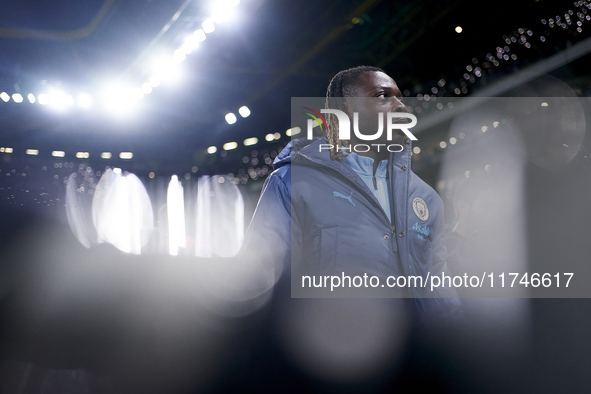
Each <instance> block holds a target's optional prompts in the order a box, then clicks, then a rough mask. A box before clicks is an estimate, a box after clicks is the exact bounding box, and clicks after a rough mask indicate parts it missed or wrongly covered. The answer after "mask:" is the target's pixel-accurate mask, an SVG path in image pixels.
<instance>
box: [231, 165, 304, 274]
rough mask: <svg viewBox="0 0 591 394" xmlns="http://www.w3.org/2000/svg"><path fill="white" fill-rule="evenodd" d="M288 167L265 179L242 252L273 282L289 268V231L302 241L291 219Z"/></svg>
mask: <svg viewBox="0 0 591 394" xmlns="http://www.w3.org/2000/svg"><path fill="white" fill-rule="evenodd" d="M289 167H290V166H289V165H288V166H285V167H282V168H280V169H279V170H276V171H274V172H273V173H272V174H271V175H270V176H269V177H268V178H267V179H266V181H265V184H264V185H263V190H262V192H261V196H260V198H259V201H258V203H257V207H256V210H255V212H254V215H253V218H252V221H251V223H250V225H249V227H248V230H247V232H246V236H245V242H244V246H243V249H242V253H243V255H246V256H247V258H250V259H254V260H256V261H258V262H260V264H263V265H264V266H265V267H266V269H268V270H271V271H272V272H274V277H275V279H274V280H275V281H277V280H278V279H279V277H280V275H281V274H282V273H283V271H285V270H286V269H289V267H290V261H291V255H292V230H293V235H294V238H295V239H296V240H297V239H301V238H300V237H298V236H297V234H298V233H299V226H298V225H297V220H296V221H295V223H292V220H291V182H290V168H289ZM296 242H298V241H296ZM297 250H298V249H297V248H296V251H297Z"/></svg>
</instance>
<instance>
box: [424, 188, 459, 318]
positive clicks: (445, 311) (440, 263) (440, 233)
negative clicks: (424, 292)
mask: <svg viewBox="0 0 591 394" xmlns="http://www.w3.org/2000/svg"><path fill="white" fill-rule="evenodd" d="M437 205H438V206H437V216H436V219H435V223H434V225H433V226H434V229H433V230H434V231H433V238H432V241H431V242H432V247H433V253H432V266H431V276H438V277H440V278H441V277H442V275H445V276H451V274H450V272H449V270H448V268H447V248H446V241H445V227H444V223H445V219H444V214H443V201H442V200H441V199H440V198H437ZM434 293H435V294H432V295H431V296H432V297H433V298H432V301H431V303H432V307H433V308H435V311H433V312H436V314H439V315H444V316H449V317H463V312H462V306H461V305H462V304H461V302H460V299H459V298H458V293H457V292H456V290H455V289H454V288H453V287H449V286H441V287H439V288H437V289H434Z"/></svg>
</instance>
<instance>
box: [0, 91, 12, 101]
mask: <svg viewBox="0 0 591 394" xmlns="http://www.w3.org/2000/svg"><path fill="white" fill-rule="evenodd" d="M0 99H2V101H4V102H5V103H7V102H8V100H10V96H9V95H8V93H6V92H2V93H0Z"/></svg>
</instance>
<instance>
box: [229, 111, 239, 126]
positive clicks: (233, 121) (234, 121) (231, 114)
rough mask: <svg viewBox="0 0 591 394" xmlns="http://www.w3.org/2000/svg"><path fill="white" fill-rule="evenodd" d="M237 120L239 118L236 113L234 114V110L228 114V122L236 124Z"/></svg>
mask: <svg viewBox="0 0 591 394" xmlns="http://www.w3.org/2000/svg"><path fill="white" fill-rule="evenodd" d="M237 120H238V118H236V115H234V114H233V113H232V112H229V113H227V114H226V122H228V124H234V123H236V121H237Z"/></svg>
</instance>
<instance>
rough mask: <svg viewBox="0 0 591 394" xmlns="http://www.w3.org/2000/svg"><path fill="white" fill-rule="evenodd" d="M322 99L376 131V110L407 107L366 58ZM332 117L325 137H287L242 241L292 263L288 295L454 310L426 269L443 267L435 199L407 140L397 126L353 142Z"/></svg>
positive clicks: (448, 293) (450, 295)
mask: <svg viewBox="0 0 591 394" xmlns="http://www.w3.org/2000/svg"><path fill="white" fill-rule="evenodd" d="M341 97H345V99H338V98H341ZM326 105H327V107H329V108H330V107H332V108H331V109H339V110H341V111H343V112H345V113H346V114H347V115H348V116H349V119H352V120H356V121H357V125H358V129H359V131H360V132H363V134H364V135H365V136H367V135H370V134H372V133H375V130H376V129H377V128H378V126H379V125H378V119H379V117H378V114H379V113H382V114H384V116H385V113H391V112H406V111H407V109H406V107H405V106H404V104H402V101H401V93H400V90H399V89H398V86H397V85H396V83H395V82H394V80H393V79H392V78H390V77H389V76H388V75H387V74H386V73H385V72H384V71H383V70H381V69H379V68H376V67H367V66H361V67H356V68H352V69H348V70H344V71H341V72H339V73H338V74H337V75H336V76H335V77H334V78H333V79H332V80H331V82H330V84H329V86H328V91H327V100H326ZM335 105H336V106H338V107H339V108H334V106H335ZM355 113H357V118H355V116H356V115H355ZM335 120H336V119H335V118H334V117H332V118H329V124H330V125H329V127H328V132H327V137H326V138H324V137H323V138H320V139H316V140H314V141H312V142H310V141H308V140H305V139H299V140H294V141H292V142H291V143H290V144H289V145H288V146H287V147H286V148H285V149H284V150H283V151H282V152H281V153H280V154H279V155H278V156H277V158H276V159H275V162H274V167H275V171H274V172H273V173H272V174H271V175H270V176H269V177H268V178H267V180H266V182H265V185H264V186H263V191H262V194H261V197H260V200H259V203H258V206H257V209H256V212H255V214H254V217H253V220H252V223H251V226H250V229H249V234H248V235H247V245H251V246H250V248H251V249H252V246H253V245H254V246H256V248H257V252H258V254H259V257H260V259H262V260H267V261H273V262H279V264H283V265H284V266H289V264H287V263H289V262H290V263H291V267H292V272H291V274H292V295H293V296H298V297H299V296H304V297H309V296H322V297H332V296H346V297H393V298H400V297H411V298H413V299H414V302H413V305H414V310H415V311H416V312H417V313H418V314H419V315H426V314H429V313H430V312H437V313H444V314H448V313H453V312H455V311H458V310H459V301H458V300H457V299H455V298H454V297H456V293H455V291H453V290H450V289H444V288H441V287H439V288H436V289H435V291H434V292H431V289H430V283H431V282H429V279H428V276H439V277H441V275H442V274H445V275H448V276H449V273H448V271H447V268H446V249H445V235H444V228H443V225H444V218H443V203H442V201H441V198H440V197H439V196H438V195H437V193H436V192H435V191H434V190H433V189H432V188H431V187H429V186H428V185H427V184H426V183H425V182H423V181H422V180H421V179H419V178H418V177H417V176H416V175H415V174H414V173H413V172H412V171H411V169H410V165H411V160H410V156H411V144H410V140H409V139H408V138H406V137H405V136H404V135H403V134H402V132H400V133H399V134H398V135H393V136H392V139H391V140H390V141H386V140H385V139H384V138H387V133H382V136H381V137H380V138H378V139H377V140H375V141H372V149H369V150H367V151H365V149H355V145H357V144H362V143H364V144H365V145H368V144H367V141H365V140H363V141H362V140H360V138H358V136H357V135H356V133H351V139H350V140H339V134H338V131H339V130H338V126H337V122H336V121H335ZM404 121H406V119H404ZM353 123H354V126H353V127H355V122H353ZM382 125H383V124H382ZM399 131H400V130H399ZM380 144H381V145H380ZM386 144H393V145H397V144H398V146H399V147H400V149H399V150H401V151H399V152H396V153H393V152H392V151H389V150H388V149H385V148H384V145H386ZM378 145H379V148H380V149H378ZM323 146H324V147H327V146H332V147H337V148H336V149H322V147H323ZM393 150H394V151H396V150H397V149H393ZM355 152H357V153H355ZM290 228H291V231H290ZM281 269H282V267H278V266H276V272H277V275H276V279H277V278H278V277H279V275H280V272H281ZM374 277H375V278H374ZM411 277H412V278H414V279H412V278H411ZM419 277H420V278H419ZM355 278H359V279H358V280H357V282H355ZM368 278H369V279H372V278H374V280H373V281H368ZM396 278H398V280H396ZM360 280H361V281H362V282H360ZM421 280H422V281H425V283H426V287H422V286H421V284H420V283H421ZM435 283H437V282H435ZM358 285H359V286H358ZM422 298H425V299H422Z"/></svg>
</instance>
